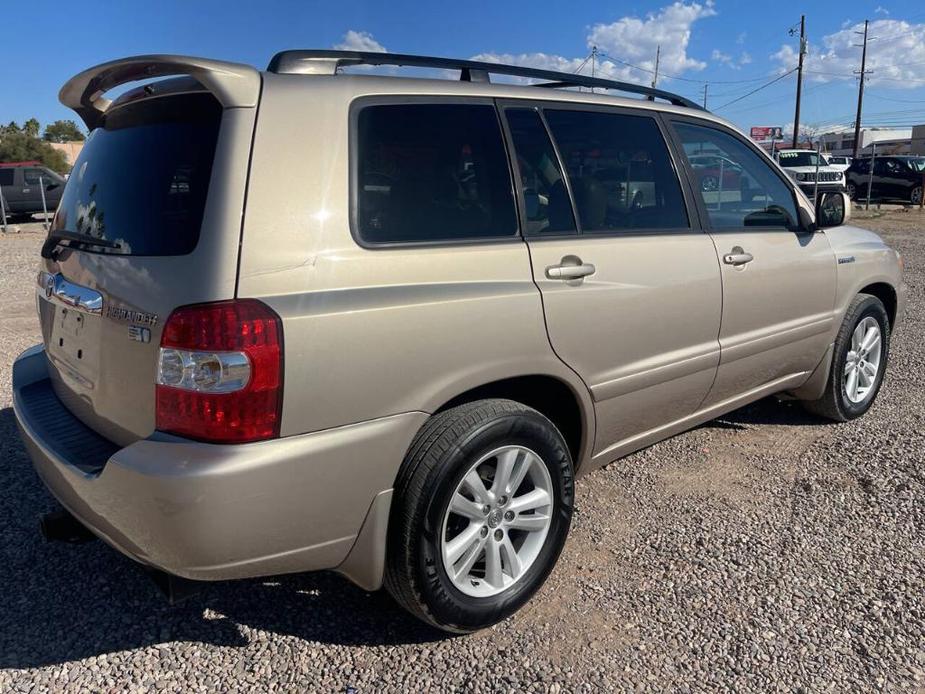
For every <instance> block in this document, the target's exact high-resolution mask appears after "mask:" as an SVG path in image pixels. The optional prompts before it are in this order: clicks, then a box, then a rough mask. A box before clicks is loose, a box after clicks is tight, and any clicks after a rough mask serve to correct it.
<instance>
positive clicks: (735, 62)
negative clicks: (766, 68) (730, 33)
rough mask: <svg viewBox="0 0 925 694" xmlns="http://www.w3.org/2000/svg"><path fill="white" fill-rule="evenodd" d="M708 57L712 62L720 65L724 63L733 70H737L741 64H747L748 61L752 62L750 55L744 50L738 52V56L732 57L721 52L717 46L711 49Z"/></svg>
mask: <svg viewBox="0 0 925 694" xmlns="http://www.w3.org/2000/svg"><path fill="white" fill-rule="evenodd" d="M710 58H712V59H713V62H715V63H718V64H720V65H725V66H726V67H731V68H732V69H733V70H739V69H741V68H742V66H743V65H748V64H749V63H750V62H752V57H751V56H750V55H749V54H748V53H746V52H745V51H742V52H741V53H739V57H738V58H734V57H733V56H732V55H731V54H729V53H723V52H722V51H721V50H719V49H717V48H714V49H713V53H712V54H711V55H710Z"/></svg>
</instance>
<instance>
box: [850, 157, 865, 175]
mask: <svg viewBox="0 0 925 694" xmlns="http://www.w3.org/2000/svg"><path fill="white" fill-rule="evenodd" d="M851 170H852V171H854V172H855V173H868V172H869V171H870V160H869V159H855V160H854V161H853V162H851Z"/></svg>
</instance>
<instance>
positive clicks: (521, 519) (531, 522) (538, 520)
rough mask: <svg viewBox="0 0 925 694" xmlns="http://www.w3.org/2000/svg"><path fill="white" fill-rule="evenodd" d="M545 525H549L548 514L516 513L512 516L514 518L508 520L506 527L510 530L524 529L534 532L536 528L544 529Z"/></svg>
mask: <svg viewBox="0 0 925 694" xmlns="http://www.w3.org/2000/svg"><path fill="white" fill-rule="evenodd" d="M547 525H549V516H547V515H546V514H544V513H535V514H530V515H523V514H520V513H518V514H517V515H516V516H514V520H512V521H509V522H508V524H507V527H508V528H510V529H512V530H526V531H528V532H536V531H538V530H545V528H546V526H547Z"/></svg>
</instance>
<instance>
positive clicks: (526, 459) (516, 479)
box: [507, 453, 536, 496]
mask: <svg viewBox="0 0 925 694" xmlns="http://www.w3.org/2000/svg"><path fill="white" fill-rule="evenodd" d="M535 462H536V458H534V457H533V454H531V453H527V454H525V455H524V456H523V457H522V458H521V459H520V462H519V463H518V464H517V467H515V468H514V470H513V472H512V473H511V479H510V480H508V485H507V494H508V496H513V495H514V494H515V493H516V492H517V490H518V489H519V488H520V485H521V483H522V482H523V481H524V477H526V476H527V473H528V472H530V468H531V467H532V466H533V464H534V463H535Z"/></svg>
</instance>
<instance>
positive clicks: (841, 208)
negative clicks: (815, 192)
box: [816, 193, 851, 229]
mask: <svg viewBox="0 0 925 694" xmlns="http://www.w3.org/2000/svg"><path fill="white" fill-rule="evenodd" d="M850 216H851V200H850V198H849V197H848V194H847V193H823V194H822V195H820V196H819V200H818V201H817V202H816V227H817V228H819V229H825V228H828V227H837V226H841V225H842V224H844V223H845V222H846V221H847V220H848V219H849V217H850Z"/></svg>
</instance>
